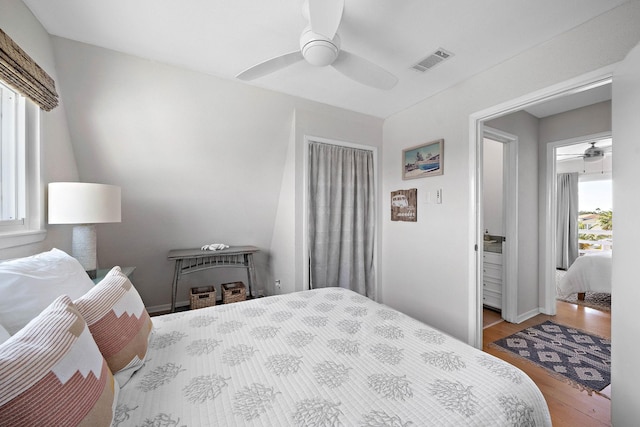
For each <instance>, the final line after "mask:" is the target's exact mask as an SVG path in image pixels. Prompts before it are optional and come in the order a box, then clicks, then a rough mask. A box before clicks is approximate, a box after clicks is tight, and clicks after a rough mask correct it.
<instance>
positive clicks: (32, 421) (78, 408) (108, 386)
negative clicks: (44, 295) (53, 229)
mask: <svg viewBox="0 0 640 427" xmlns="http://www.w3.org/2000/svg"><path fill="white" fill-rule="evenodd" d="M119 390H120V388H119V387H117V385H116V382H115V381H114V378H113V375H112V374H111V371H110V370H109V367H108V366H107V363H106V361H105V360H104V358H103V357H102V354H100V350H98V347H97V346H96V343H95V342H94V340H93V337H92V336H91V333H90V332H89V329H88V328H87V325H86V323H85V321H84V319H83V318H82V316H81V315H80V313H79V312H78V310H77V309H76V308H75V307H74V305H73V303H72V302H71V299H69V297H68V296H66V295H65V296H61V297H58V298H57V299H56V300H54V302H53V303H51V305H49V307H47V308H45V309H44V311H42V312H41V313H40V314H39V315H38V316H37V317H36V318H35V319H33V320H32V321H31V322H29V323H28V324H27V325H26V326H25V327H24V328H22V329H21V330H20V331H18V332H17V333H16V334H15V335H13V336H12V337H11V338H9V339H8V340H7V341H5V342H4V343H3V344H1V345H0V425H2V426H62V425H64V426H77V425H80V424H82V425H90V426H109V425H111V422H112V420H113V416H114V411H115V407H116V402H117V397H118V391H119Z"/></svg>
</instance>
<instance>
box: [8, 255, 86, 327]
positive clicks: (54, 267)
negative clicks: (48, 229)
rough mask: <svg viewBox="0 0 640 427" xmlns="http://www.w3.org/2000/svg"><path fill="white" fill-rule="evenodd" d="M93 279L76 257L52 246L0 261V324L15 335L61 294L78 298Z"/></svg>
mask: <svg viewBox="0 0 640 427" xmlns="http://www.w3.org/2000/svg"><path fill="white" fill-rule="evenodd" d="M92 287H93V281H92V280H91V279H90V278H89V275H87V273H86V272H85V271H84V269H83V268H82V265H80V263H79V262H78V260H76V259H75V258H73V257H71V256H69V255H67V254H66V253H65V252H63V251H61V250H59V249H51V250H50V251H48V252H43V253H40V254H37V255H33V256H30V257H25V258H17V259H12V260H9V261H4V262H2V263H0V324H2V325H3V326H4V327H5V328H6V329H7V331H8V332H9V333H10V334H11V335H13V334H15V333H16V332H18V331H19V330H20V329H22V327H23V326H25V325H26V324H27V323H29V321H30V320H31V319H33V318H35V317H36V316H37V315H38V314H40V312H41V311H42V310H44V309H45V308H47V307H48V306H49V304H51V303H52V302H53V301H54V300H55V299H56V298H57V297H59V296H60V295H68V296H69V298H71V299H72V300H73V299H76V298H80V297H81V296H82V295H84V294H85V293H87V292H88V291H89V290H90V289H91V288H92Z"/></svg>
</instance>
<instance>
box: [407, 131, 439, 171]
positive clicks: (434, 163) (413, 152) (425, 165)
mask: <svg viewBox="0 0 640 427" xmlns="http://www.w3.org/2000/svg"><path fill="white" fill-rule="evenodd" d="M443 166H444V139H439V140H437V141H431V142H428V143H426V144H422V145H416V146H415V147H411V148H407V149H405V150H402V179H414V178H424V177H427V176H435V175H442V173H443Z"/></svg>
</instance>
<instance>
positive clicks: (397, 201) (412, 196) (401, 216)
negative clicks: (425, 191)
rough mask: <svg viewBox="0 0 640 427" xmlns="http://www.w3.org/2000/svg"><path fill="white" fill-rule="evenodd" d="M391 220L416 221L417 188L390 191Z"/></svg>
mask: <svg viewBox="0 0 640 427" xmlns="http://www.w3.org/2000/svg"><path fill="white" fill-rule="evenodd" d="M391 221H408V222H416V221H418V189H417V188H411V189H409V190H397V191H392V192H391Z"/></svg>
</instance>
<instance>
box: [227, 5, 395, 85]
mask: <svg viewBox="0 0 640 427" xmlns="http://www.w3.org/2000/svg"><path fill="white" fill-rule="evenodd" d="M343 10H344V0H305V2H304V5H303V10H302V13H303V15H304V16H305V18H307V20H308V21H309V25H307V27H305V29H304V30H303V31H302V34H301V35H300V50H296V51H294V52H290V53H286V54H284V55H280V56H277V57H275V58H271V59H268V60H266V61H264V62H261V63H259V64H257V65H254V66H252V67H250V68H248V69H246V70H244V71H243V72H241V73H240V74H238V75H237V76H236V77H237V78H238V79H240V80H253V79H257V78H259V77H263V76H265V75H267V74H271V73H274V72H276V71H279V70H281V69H283V68H285V67H287V66H289V65H292V64H294V63H296V62H299V61H303V60H305V61H307V62H308V63H309V64H311V65H315V66H318V67H326V66H332V67H333V68H335V69H336V70H338V71H339V72H340V73H342V74H344V75H345V76H347V77H349V78H350V79H352V80H355V81H357V82H359V83H362V84H364V85H367V86H371V87H374V88H377V89H387V90H388V89H391V88H393V87H394V86H395V85H396V83H398V78H397V77H396V76H394V75H393V74H391V73H390V72H388V71H387V70H385V69H384V68H382V67H380V66H378V65H376V64H374V63H372V62H369V61H368V60H366V59H364V58H362V57H360V56H357V55H355V54H353V53H350V52H347V51H346V50H341V49H340V36H339V35H338V33H337V31H338V27H339V26H340V21H341V20H342V12H343Z"/></svg>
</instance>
